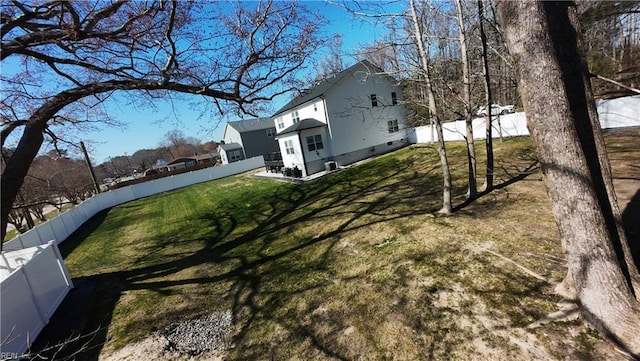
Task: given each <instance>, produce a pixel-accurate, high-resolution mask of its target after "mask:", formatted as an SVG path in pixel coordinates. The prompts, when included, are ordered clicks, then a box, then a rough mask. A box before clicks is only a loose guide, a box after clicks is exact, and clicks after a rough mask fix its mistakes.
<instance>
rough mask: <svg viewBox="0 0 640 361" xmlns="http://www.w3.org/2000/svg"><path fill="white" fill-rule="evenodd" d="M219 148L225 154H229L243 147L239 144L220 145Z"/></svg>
mask: <svg viewBox="0 0 640 361" xmlns="http://www.w3.org/2000/svg"><path fill="white" fill-rule="evenodd" d="M218 146H219V147H220V148H222V149H223V150H224V151H225V152H228V151H230V150H234V149H242V146H241V145H240V144H238V143H228V144H220V145H218Z"/></svg>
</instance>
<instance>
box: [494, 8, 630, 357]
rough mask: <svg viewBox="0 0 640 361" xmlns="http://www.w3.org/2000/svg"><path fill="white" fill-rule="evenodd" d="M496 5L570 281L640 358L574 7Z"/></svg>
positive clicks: (604, 325) (595, 319)
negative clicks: (512, 61) (551, 110)
mask: <svg viewBox="0 0 640 361" xmlns="http://www.w3.org/2000/svg"><path fill="white" fill-rule="evenodd" d="M497 6H498V11H499V14H500V16H501V20H502V22H503V26H504V29H505V36H506V40H507V46H508V48H509V52H510V53H511V56H512V58H513V60H514V66H515V71H516V76H517V77H518V81H519V83H518V85H519V90H520V94H521V95H522V101H523V104H524V107H525V112H526V114H527V126H528V128H529V131H530V133H531V138H532V140H533V143H534V145H535V147H536V151H537V153H538V157H539V159H540V164H541V169H542V174H543V180H544V182H545V185H546V187H547V194H548V196H549V199H550V201H551V208H552V213H553V216H554V219H555V221H556V223H557V225H558V229H559V231H560V237H561V242H562V246H563V249H564V251H565V253H566V256H567V267H568V277H570V278H571V279H570V282H567V284H571V285H573V286H574V287H575V293H576V295H577V297H578V302H579V304H580V306H581V311H582V314H583V316H584V317H585V319H586V320H587V321H588V322H589V323H591V324H592V325H593V326H594V327H595V328H596V329H597V330H599V331H600V332H601V334H602V335H603V336H605V337H607V338H609V339H610V340H612V341H613V342H615V343H617V344H618V345H619V346H620V347H622V348H624V349H625V350H626V351H628V352H630V353H631V354H633V355H634V357H640V337H638V330H640V303H638V301H637V300H636V299H635V295H637V294H638V291H640V288H638V282H637V281H638V270H637V269H636V268H635V266H634V265H633V263H632V262H630V261H631V257H630V254H629V253H628V251H629V247H628V244H627V240H626V237H625V234H624V231H623V230H622V227H621V226H620V224H619V223H620V222H619V221H620V219H621V215H620V210H619V209H618V207H617V205H616V202H615V194H614V193H613V181H612V178H611V171H610V165H609V160H608V157H607V154H606V149H605V148H604V141H603V138H602V132H601V129H600V126H599V122H598V119H597V113H596V111H595V103H594V100H593V96H592V94H591V86H590V83H589V75H588V69H587V68H586V65H585V63H584V61H583V57H582V54H581V53H580V46H581V39H580V36H581V35H580V34H581V33H580V30H579V27H578V21H577V16H576V14H575V8H573V7H572V6H571V3H559V2H534V1H530V0H529V1H505V0H499V1H498V3H497ZM549 109H554V111H553V112H549V111H548V110H549ZM634 292H635V295H634Z"/></svg>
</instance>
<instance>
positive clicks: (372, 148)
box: [273, 60, 408, 176]
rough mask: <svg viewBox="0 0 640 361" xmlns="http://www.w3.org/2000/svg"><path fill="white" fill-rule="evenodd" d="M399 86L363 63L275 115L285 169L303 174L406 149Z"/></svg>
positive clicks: (319, 86) (298, 99)
mask: <svg viewBox="0 0 640 361" xmlns="http://www.w3.org/2000/svg"><path fill="white" fill-rule="evenodd" d="M402 103H403V96H402V88H401V87H400V86H399V85H398V82H397V81H396V80H395V79H393V78H392V77H391V76H389V75H388V74H386V73H384V72H383V71H382V70H381V69H379V68H377V67H376V66H375V65H373V64H371V63H370V62H368V61H366V60H365V61H361V62H359V63H357V64H355V65H353V66H352V67H350V68H348V69H346V70H344V71H342V72H340V73H339V74H337V75H336V76H334V77H331V78H329V79H327V80H324V81H322V82H321V83H319V84H318V85H317V86H315V87H314V88H312V89H309V90H307V91H305V92H303V93H302V94H301V95H299V96H298V97H296V98H294V99H293V100H291V101H290V102H289V103H288V104H286V105H285V106H284V107H282V109H280V110H279V111H278V112H277V113H275V114H274V115H273V118H274V121H275V124H276V129H277V131H278V134H277V140H278V144H279V146H280V151H281V153H282V159H283V163H284V166H285V167H287V168H298V169H300V170H301V171H302V176H307V175H310V174H314V173H317V172H320V171H322V170H325V169H328V168H333V167H335V166H337V165H346V164H350V163H353V162H356V161H359V160H362V159H366V158H369V157H372V156H374V155H378V154H382V153H386V152H389V151H391V150H395V149H398V148H401V147H403V146H406V145H408V130H407V129H406V126H405V124H406V123H405V120H406V115H407V109H406V108H405V107H404V106H403V105H402Z"/></svg>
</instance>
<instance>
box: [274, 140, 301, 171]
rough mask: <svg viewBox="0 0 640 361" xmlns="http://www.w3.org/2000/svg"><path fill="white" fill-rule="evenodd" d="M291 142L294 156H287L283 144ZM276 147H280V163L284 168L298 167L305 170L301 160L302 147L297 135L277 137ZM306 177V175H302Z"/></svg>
mask: <svg viewBox="0 0 640 361" xmlns="http://www.w3.org/2000/svg"><path fill="white" fill-rule="evenodd" d="M287 141H291V142H292V143H293V152H294V154H287V150H286V149H287V147H286V146H285V142H287ZM278 145H279V146H280V152H281V153H282V163H283V164H284V166H285V167H286V168H293V167H296V166H297V167H298V168H300V169H302V170H304V169H305V167H304V162H303V158H302V147H301V146H300V141H299V140H298V133H289V134H285V135H282V136H279V137H278ZM303 176H306V173H305V174H303Z"/></svg>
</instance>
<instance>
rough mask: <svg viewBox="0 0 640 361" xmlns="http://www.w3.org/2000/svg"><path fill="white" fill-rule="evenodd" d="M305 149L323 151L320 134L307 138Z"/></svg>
mask: <svg viewBox="0 0 640 361" xmlns="http://www.w3.org/2000/svg"><path fill="white" fill-rule="evenodd" d="M307 148H308V149H309V151H312V150H320V149H323V148H324V145H323V144H322V136H321V135H320V134H316V135H311V136H308V137H307Z"/></svg>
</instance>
